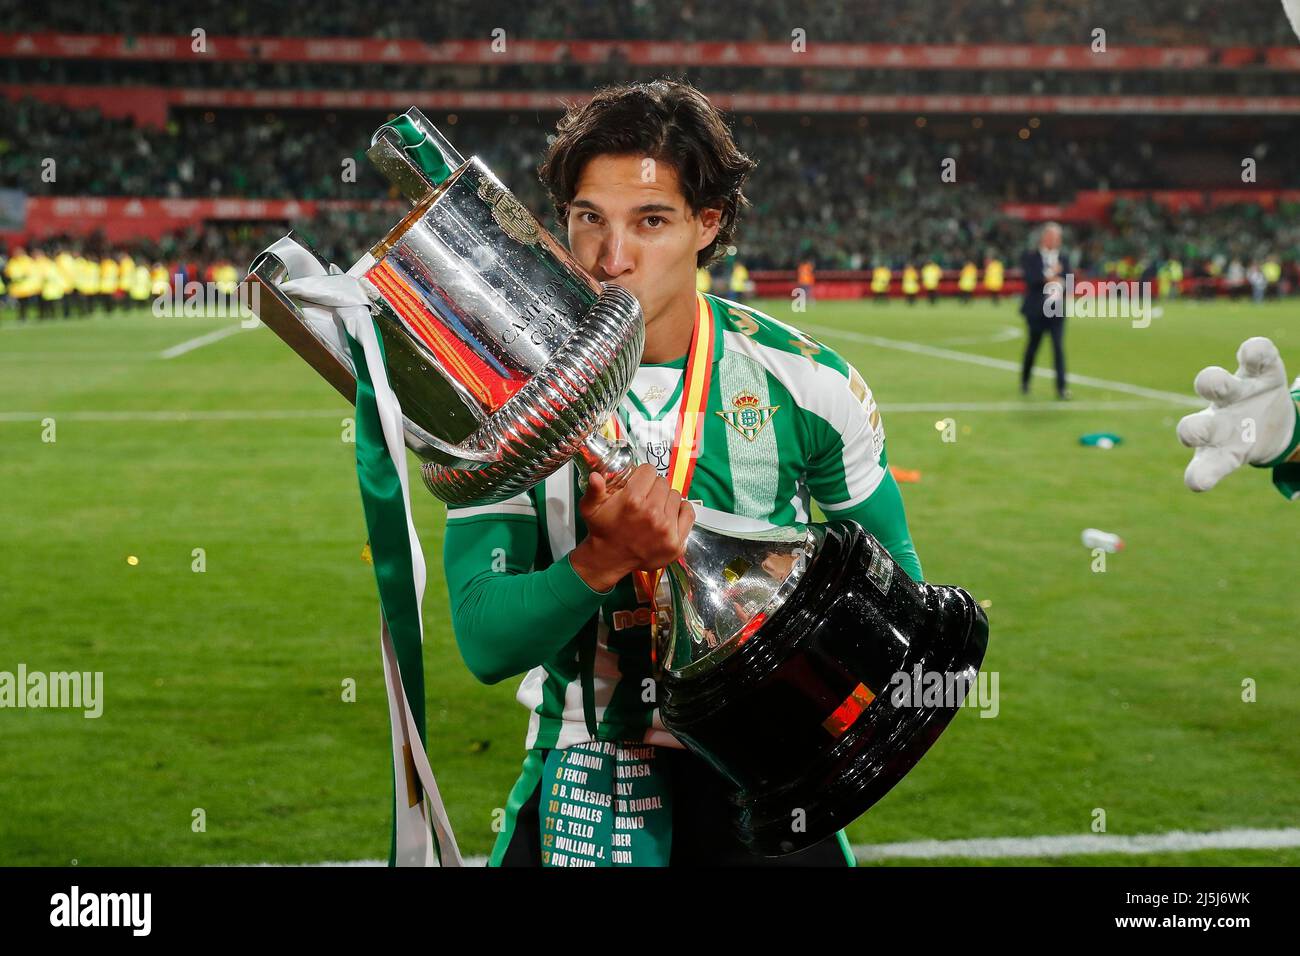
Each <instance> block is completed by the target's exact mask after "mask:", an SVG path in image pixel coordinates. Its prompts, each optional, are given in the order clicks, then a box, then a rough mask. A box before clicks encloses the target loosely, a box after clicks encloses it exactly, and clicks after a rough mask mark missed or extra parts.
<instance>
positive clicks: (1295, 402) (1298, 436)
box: [1252, 392, 1300, 468]
mask: <svg viewBox="0 0 1300 956" xmlns="http://www.w3.org/2000/svg"><path fill="white" fill-rule="evenodd" d="M1287 397H1288V398H1289V399H1290V400H1291V407H1292V411H1293V412H1294V414H1293V415H1292V416H1291V432H1290V434H1289V435H1288V436H1287V438H1286V441H1285V442H1284V443H1283V445H1282V448H1281V450H1280V451H1277V452H1274V453H1273V454H1271V455H1270V456H1269V457H1268V458H1267V459H1266V460H1265V461H1261V462H1258V463H1255V462H1252V464H1254V465H1255V467H1256V468H1276V467H1277V466H1278V465H1281V464H1283V463H1285V462H1289V461H1292V460H1294V459H1295V457H1296V454H1297V452H1298V451H1300V396H1298V395H1297V393H1296V392H1292V393H1290V394H1289V395H1288V396H1287Z"/></svg>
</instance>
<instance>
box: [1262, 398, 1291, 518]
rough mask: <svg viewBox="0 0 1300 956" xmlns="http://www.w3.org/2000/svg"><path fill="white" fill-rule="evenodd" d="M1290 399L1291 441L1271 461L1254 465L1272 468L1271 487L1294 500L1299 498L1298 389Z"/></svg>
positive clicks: (1288, 498) (1289, 499)
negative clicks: (1293, 411)
mask: <svg viewBox="0 0 1300 956" xmlns="http://www.w3.org/2000/svg"><path fill="white" fill-rule="evenodd" d="M1291 400H1292V402H1293V403H1294V404H1295V425H1294V428H1293V430H1292V433H1291V441H1290V442H1288V443H1287V446H1286V448H1285V449H1283V451H1282V454H1280V455H1278V456H1277V457H1276V458H1274V459H1273V460H1272V461H1268V462H1265V463H1264V464H1262V465H1256V466H1255V467H1257V468H1272V469H1273V487H1275V488H1277V490H1278V491H1279V492H1281V493H1282V496H1283V497H1284V498H1286V499H1287V500H1288V501H1295V500H1296V499H1297V498H1300V455H1297V450H1300V391H1294V392H1292V393H1291Z"/></svg>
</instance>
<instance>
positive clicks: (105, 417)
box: [0, 401, 1166, 423]
mask: <svg viewBox="0 0 1300 956" xmlns="http://www.w3.org/2000/svg"><path fill="white" fill-rule="evenodd" d="M1165 407H1166V406H1165V403H1163V402H1154V401H1152V402H910V403H909V402H900V403H897V404H889V403H882V404H881V406H880V410H881V411H882V412H888V413H891V414H905V413H908V412H924V413H926V414H931V413H934V412H1094V411H1096V412H1110V411H1137V410H1149V409H1153V408H1165ZM346 411H347V408H346V406H343V405H340V406H339V407H338V408H337V409H281V410H275V409H258V408H245V409H239V408H236V409H202V410H189V411H187V410H185V409H180V408H168V409H159V410H139V411H66V412H58V411H55V412H0V423H5V422H39V421H41V420H43V419H45V418H57V419H62V420H64V421H72V422H77V421H80V422H202V421H208V422H240V421H276V420H281V419H282V420H290V419H297V418H333V417H334V416H335V415H342V414H343V413H344V412H346Z"/></svg>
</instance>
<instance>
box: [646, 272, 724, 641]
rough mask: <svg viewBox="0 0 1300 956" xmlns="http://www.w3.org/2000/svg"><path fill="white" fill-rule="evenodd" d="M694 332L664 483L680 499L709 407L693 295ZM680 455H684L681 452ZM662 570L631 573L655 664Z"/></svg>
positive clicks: (708, 349)
mask: <svg viewBox="0 0 1300 956" xmlns="http://www.w3.org/2000/svg"><path fill="white" fill-rule="evenodd" d="M695 302H696V312H695V329H694V331H693V332H692V333H691V347H690V350H689V351H688V352H687V356H686V370H685V372H684V373H683V374H684V375H685V381H684V382H683V385H682V403H681V407H680V408H679V410H678V413H677V434H676V441H675V442H674V443H673V449H672V455H671V457H670V458H669V459H668V484H669V486H670V487H672V488H673V489H674V490H675V491H677V492H678V493H679V494H680V495H681V496H682V497H683V498H686V497H687V494H688V492H689V490H690V487H691V478H693V477H694V475H695V461H696V459H697V458H698V457H699V450H700V446H701V444H702V443H703V440H704V422H705V410H706V408H707V406H708V404H709V386H710V384H711V383H712V380H713V346H714V328H713V312H712V310H711V309H710V308H709V302H708V300H707V299H706V298H704V296H703V295H702V294H701V293H699V292H697V293H695ZM683 452H684V453H683ZM663 573H664V569H663V568H658V569H656V570H654V571H637V572H635V574H636V578H637V583H638V585H639V588H638V590H640V591H643V592H644V593H645V594H646V595H647V596H648V597H649V599H650V634H651V638H652V640H651V643H650V655H651V659H652V660H653V661H654V662H655V663H656V664H657V663H658V660H657V658H658V650H657V647H656V644H655V641H654V640H653V638H654V636H655V625H656V622H657V621H658V618H659V609H658V607H657V606H656V603H655V592H656V591H657V590H658V587H659V578H660V576H662V575H663Z"/></svg>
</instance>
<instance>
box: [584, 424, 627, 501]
mask: <svg viewBox="0 0 1300 956" xmlns="http://www.w3.org/2000/svg"><path fill="white" fill-rule="evenodd" d="M577 462H578V468H579V470H580V471H581V472H582V476H581V481H582V485H583V488H584V489H585V488H586V483H587V475H589V474H591V472H593V471H598V472H600V473H601V474H602V475H604V476H605V482H606V487H608V488H609V490H610V491H614V490H616V489H618V488H621V487H623V485H624V484H626V483H627V479H628V478H629V477H630V476H631V474H632V469H634V468H635V467H636V466H637V465H639V464H640V463H641V462H640V460H639V458H638V457H637V453H636V446H635V445H633V444H632V443H631V442H629V441H625V440H624V439H621V438H606V437H605V436H604V435H603V434H601V433H600V432H595V433H594V434H592V435H591V436H590V437H589V438H588V439H587V440H586V441H585V442H583V443H582V447H581V448H579V449H578V458H577Z"/></svg>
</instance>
